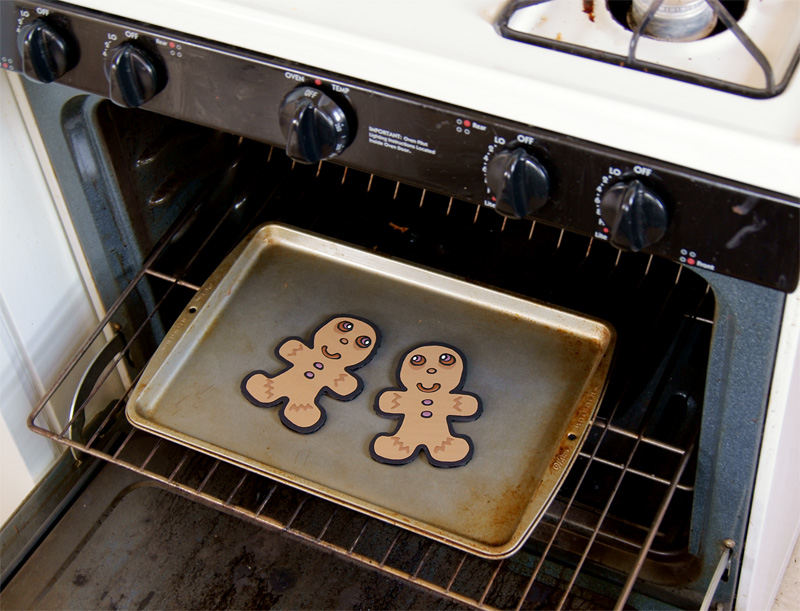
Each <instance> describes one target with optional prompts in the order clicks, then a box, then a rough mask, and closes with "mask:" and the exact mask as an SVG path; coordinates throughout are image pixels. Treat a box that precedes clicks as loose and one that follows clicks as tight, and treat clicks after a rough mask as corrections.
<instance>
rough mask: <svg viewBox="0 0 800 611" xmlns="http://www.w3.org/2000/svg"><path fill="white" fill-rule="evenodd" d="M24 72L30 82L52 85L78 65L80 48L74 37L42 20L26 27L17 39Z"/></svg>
mask: <svg viewBox="0 0 800 611" xmlns="http://www.w3.org/2000/svg"><path fill="white" fill-rule="evenodd" d="M17 44H18V46H19V52H20V55H21V56H22V72H23V74H25V76H27V77H28V78H31V79H33V80H35V81H41V82H43V83H51V82H53V81H54V80H56V79H58V78H61V77H62V76H64V74H66V73H67V72H69V71H70V70H71V69H72V68H74V67H75V65H76V64H77V63H78V58H79V53H78V45H77V43H76V42H75V41H74V40H73V39H72V37H71V36H70V35H69V34H68V33H67V32H65V31H64V30H61V29H60V28H58V27H57V26H54V25H52V24H50V23H47V22H46V21H44V20H42V19H37V20H36V21H32V22H31V23H29V24H27V25H25V26H23V27H22V29H21V30H20V32H19V37H18V38H17Z"/></svg>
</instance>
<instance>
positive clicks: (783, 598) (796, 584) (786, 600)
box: [772, 539, 800, 611]
mask: <svg viewBox="0 0 800 611" xmlns="http://www.w3.org/2000/svg"><path fill="white" fill-rule="evenodd" d="M772 608H773V611H798V609H800V539H798V541H797V544H796V545H795V547H794V553H793V554H792V558H791V560H789V566H788V567H787V569H786V575H784V577H783V583H782V584H781V588H780V590H778V597H777V598H776V599H775V605H774V606H773V607H772Z"/></svg>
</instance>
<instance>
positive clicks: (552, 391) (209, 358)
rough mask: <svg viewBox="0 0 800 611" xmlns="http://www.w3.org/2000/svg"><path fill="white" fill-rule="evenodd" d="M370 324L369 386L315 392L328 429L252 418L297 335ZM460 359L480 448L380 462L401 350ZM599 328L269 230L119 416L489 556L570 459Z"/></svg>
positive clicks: (534, 517)
mask: <svg viewBox="0 0 800 611" xmlns="http://www.w3.org/2000/svg"><path fill="white" fill-rule="evenodd" d="M342 313H346V314H351V315H354V316H359V317H362V318H366V319H368V320H370V321H372V322H374V323H375V324H376V325H377V326H378V327H379V328H380V331H381V335H382V342H381V345H380V347H379V348H378V350H377V353H376V355H375V356H374V358H373V359H372V360H371V361H370V363H369V364H368V365H367V366H365V367H363V368H361V369H358V370H357V371H356V374H357V375H358V376H359V377H360V378H361V379H362V380H363V381H364V390H363V392H362V393H361V394H360V395H359V396H358V397H356V398H355V399H353V400H351V401H348V402H342V401H336V400H334V399H333V398H331V397H328V396H325V397H323V398H322V399H321V403H322V404H323V406H324V407H325V410H326V411H327V416H328V417H327V421H326V423H325V425H324V426H323V427H322V428H321V429H319V430H318V431H317V432H315V433H313V434H309V435H301V434H298V433H296V432H294V431H291V430H289V429H288V428H287V427H285V426H284V425H283V424H282V423H281V421H280V419H279V417H278V408H266V409H265V408H259V407H257V406H255V405H252V404H251V403H249V402H248V401H247V400H246V399H245V397H244V396H243V395H242V393H241V392H240V383H241V381H242V379H243V378H244V377H245V376H246V375H247V374H248V373H250V372H252V371H254V370H257V369H262V370H265V371H268V372H270V373H276V372H278V371H280V370H282V369H284V368H285V366H286V365H285V363H283V362H282V361H280V360H279V359H278V358H277V357H276V355H275V352H274V351H275V348H276V346H277V345H278V344H279V343H280V342H281V341H282V340H284V339H285V338H287V337H290V336H299V337H303V338H304V339H308V338H309V336H310V334H311V333H312V331H313V330H314V329H316V328H317V326H319V325H320V324H321V323H322V322H324V321H325V320H326V319H328V318H329V317H330V316H332V315H335V314H342ZM431 342H443V343H446V344H451V345H454V346H456V347H458V348H459V349H461V351H462V352H463V353H464V354H465V355H466V359H467V363H468V373H467V377H466V381H465V383H464V386H463V389H464V390H465V391H469V392H472V393H475V394H477V395H479V396H480V397H481V400H482V403H483V413H482V415H481V417H480V419H478V420H476V421H474V422H459V423H455V424H454V425H453V428H454V430H455V432H456V433H459V434H462V435H467V436H469V437H470V438H471V439H472V441H473V443H474V447H475V451H474V455H473V457H472V459H471V461H470V462H469V463H468V464H466V465H464V466H462V467H457V468H450V469H441V468H437V467H434V466H431V465H430V464H428V463H427V461H426V459H425V458H424V456H423V455H420V456H419V457H418V458H417V460H415V461H414V462H412V463H411V464H407V465H402V466H396V465H387V464H382V463H378V462H376V461H374V460H372V458H371V457H370V454H369V443H370V441H371V439H372V438H373V437H374V436H375V435H376V434H378V433H384V432H391V431H393V430H394V428H395V427H396V425H397V421H396V420H391V419H387V418H384V417H381V416H379V415H378V414H376V413H375V411H374V409H373V405H374V401H375V397H376V396H377V394H378V393H379V392H380V391H381V390H382V389H385V388H388V387H396V386H397V380H396V378H395V374H396V371H397V365H398V359H399V358H400V357H401V355H403V354H404V353H405V352H406V351H407V350H409V349H410V348H411V347H413V346H415V345H418V344H423V343H431ZM614 342H615V333H614V330H613V328H612V327H611V326H609V325H608V324H606V323H604V322H601V321H598V320H595V319H592V318H588V317H585V316H581V315H578V314H576V313H573V312H568V311H565V310H561V309H557V308H553V307H550V306H548V305H545V304H543V303H540V302H536V301H532V300H528V299H523V298H520V297H517V296H514V295H510V294H506V293H502V292H498V291H494V290H490V289H487V288H484V287H480V286H476V285H473V284H470V283H467V282H464V281H462V280H460V279H457V278H454V277H451V276H447V275H443V274H440V273H436V272H433V271H431V270H427V269H424V268H420V267H418V266H414V265H409V264H407V263H404V262H401V261H397V260H394V259H391V258H389V257H384V256H382V255H377V254H375V253H372V252H369V251H364V250H361V249H357V248H353V247H350V246H347V245H344V244H342V243H339V242H336V241H332V240H329V239H326V238H322V237H319V236H316V235H314V234H310V233H306V232H302V231H299V230H295V229H292V228H289V227H286V226H282V225H278V224H269V225H264V226H262V227H261V228H259V229H258V230H256V231H255V232H254V233H253V234H251V236H250V237H249V238H248V239H246V240H245V241H244V242H243V243H242V244H241V245H240V246H239V247H238V248H237V249H236V250H235V251H234V252H232V253H231V254H230V255H229V256H228V257H227V258H226V260H225V261H224V262H223V264H222V265H221V266H220V268H219V269H217V271H216V272H215V273H214V274H213V275H212V276H211V278H209V280H208V281H207V282H206V284H205V285H204V286H203V287H202V288H201V290H200V291H198V293H197V294H196V296H195V298H194V299H193V300H192V301H191V302H190V303H189V305H188V306H187V307H186V309H185V310H184V312H183V313H182V315H181V316H180V317H179V319H178V321H177V322H176V323H175V325H174V326H173V328H172V329H171V330H170V332H169V333H168V335H167V337H166V338H165V340H164V341H163V342H162V344H161V345H160V347H159V348H158V350H157V352H156V354H155V355H154V357H153V358H152V359H151V361H150V363H149V364H148V366H147V368H146V370H145V372H144V374H143V376H142V378H141V380H140V382H139V383H138V384H137V386H136V388H135V389H134V392H133V394H132V396H131V399H130V401H129V402H128V405H127V408H126V413H127V416H128V418H129V420H130V421H131V422H132V423H133V424H134V425H135V426H137V427H140V428H142V429H146V430H149V431H151V432H153V433H155V434H158V435H161V436H165V437H168V438H170V439H173V440H175V441H177V442H179V443H182V444H184V445H187V446H190V447H193V448H196V449H198V450H201V451H204V452H207V453H209V454H212V455H215V456H218V457H221V458H223V459H225V460H228V461H230V462H233V463H236V464H239V465H241V466H243V467H246V468H248V469H250V470H253V471H256V472H260V473H264V474H266V475H269V476H271V477H274V478H276V479H279V480H281V481H283V482H285V483H287V484H289V485H292V486H295V487H297V488H300V489H303V490H306V491H308V492H310V493H312V494H316V495H318V496H321V497H324V498H327V499H330V500H333V501H335V502H337V503H340V504H343V505H346V506H348V507H351V508H354V509H356V510H358V511H361V512H363V513H366V514H369V515H372V516H375V517H378V518H380V519H383V520H386V521H389V522H392V523H395V524H398V525H400V526H403V527H405V528H408V529H410V530H413V531H415V532H418V533H421V534H423V535H425V536H429V537H432V538H434V539H436V540H438V541H441V542H444V543H447V544H449V545H453V546H455V547H458V548H461V549H464V550H466V551H469V552H471V553H474V554H477V555H480V556H484V557H504V556H507V555H510V554H511V553H513V552H514V551H515V550H516V549H518V548H519V547H520V546H521V545H522V543H524V541H525V538H526V537H527V535H528V534H529V533H530V531H531V530H532V529H533V527H534V526H535V524H536V523H537V522H538V520H539V518H540V517H541V515H542V513H543V512H544V509H545V508H546V506H547V503H548V501H549V500H550V498H551V497H552V496H553V494H554V493H555V491H556V489H557V488H558V485H559V484H560V482H561V480H562V479H563V477H564V476H565V474H566V472H567V470H568V469H569V466H570V465H571V464H572V462H573V460H574V459H575V457H576V455H577V451H578V448H579V447H580V445H581V443H582V441H583V438H584V436H585V434H586V432H587V429H588V426H589V423H590V421H591V419H592V418H593V416H594V412H595V411H596V409H597V405H598V403H599V400H600V397H601V395H602V392H603V389H604V385H605V380H606V377H607V374H608V368H609V364H610V360H611V357H612V354H613V348H614Z"/></svg>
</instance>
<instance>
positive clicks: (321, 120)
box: [280, 87, 351, 163]
mask: <svg viewBox="0 0 800 611" xmlns="http://www.w3.org/2000/svg"><path fill="white" fill-rule="evenodd" d="M280 125H281V131H282V132H283V135H284V137H285V138H286V154H287V155H288V156H289V157H291V158H292V159H294V160H295V161H299V162H300V163H316V162H318V161H321V160H322V159H329V158H331V157H336V156H337V155H339V154H340V153H341V152H342V151H344V149H345V148H347V145H348V144H350V131H351V126H350V123H349V122H348V120H347V116H346V115H345V112H344V109H343V108H342V107H341V106H339V104H337V103H336V102H334V101H333V100H332V99H331V98H330V97H328V95H327V94H325V92H323V91H322V90H320V89H317V88H316V87H300V88H298V89H294V90H292V91H290V92H289V93H288V94H287V95H286V97H285V98H283V103H282V104H281V109H280Z"/></svg>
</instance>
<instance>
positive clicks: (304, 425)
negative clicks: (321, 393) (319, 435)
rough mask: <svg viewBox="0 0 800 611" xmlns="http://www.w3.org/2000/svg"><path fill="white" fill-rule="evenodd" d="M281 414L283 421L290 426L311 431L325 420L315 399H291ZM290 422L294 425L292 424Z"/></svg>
mask: <svg viewBox="0 0 800 611" xmlns="http://www.w3.org/2000/svg"><path fill="white" fill-rule="evenodd" d="M280 416H281V421H283V423H284V424H285V425H286V426H288V427H289V428H293V429H294V430H302V431H307V432H309V433H311V432H313V431H315V430H316V429H318V428H319V427H321V426H322V425H323V424H324V421H322V420H323V417H324V415H323V413H322V410H320V408H319V407H317V405H316V403H314V401H303V402H296V401H290V402H289V404H288V405H287V406H286V407H285V408H283V409H282V410H281V413H280ZM287 421H288V422H287ZM321 421H322V422H321ZM290 423H291V424H293V425H294V426H291V425H290Z"/></svg>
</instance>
